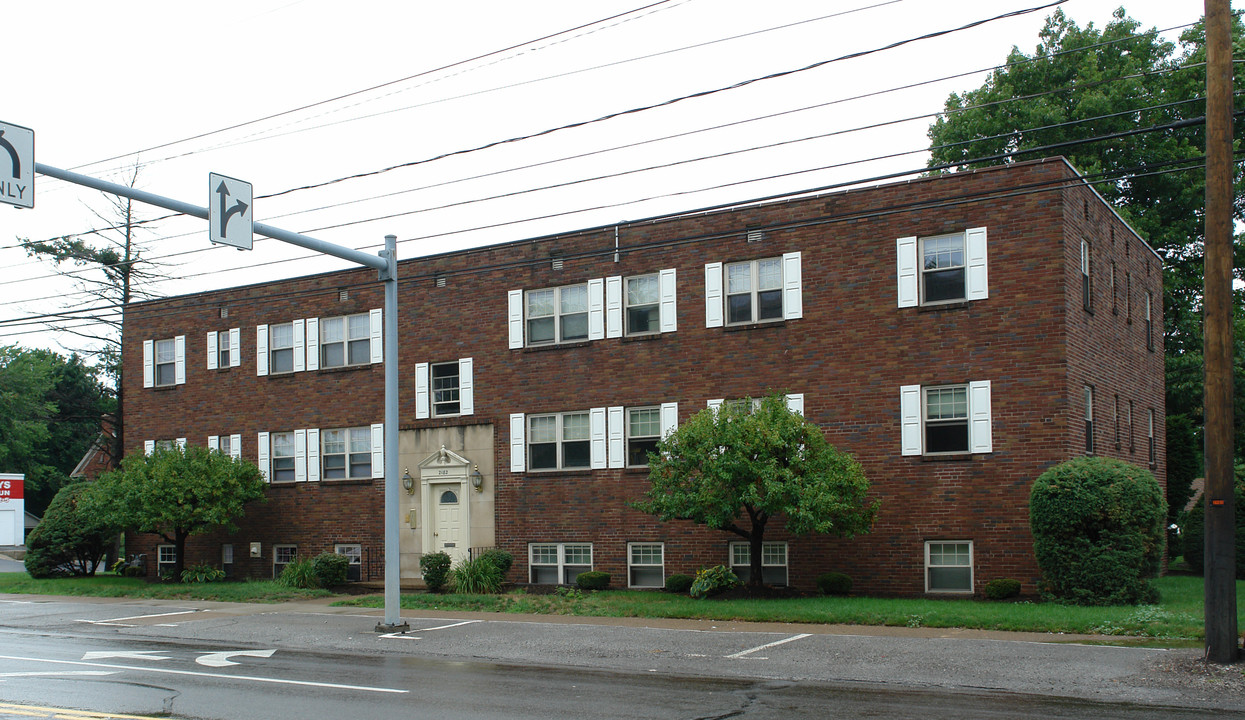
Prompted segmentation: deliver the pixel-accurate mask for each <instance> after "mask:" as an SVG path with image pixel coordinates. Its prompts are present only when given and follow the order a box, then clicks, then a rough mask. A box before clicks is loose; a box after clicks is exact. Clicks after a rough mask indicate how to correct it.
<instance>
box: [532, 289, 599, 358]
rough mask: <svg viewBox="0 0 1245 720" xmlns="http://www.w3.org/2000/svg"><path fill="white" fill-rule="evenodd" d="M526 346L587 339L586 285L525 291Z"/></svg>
mask: <svg viewBox="0 0 1245 720" xmlns="http://www.w3.org/2000/svg"><path fill="white" fill-rule="evenodd" d="M525 308H526V314H525V317H526V324H527V344H528V345H551V344H554V343H564V342H575V341H578V340H587V339H588V286H587V285H586V284H581V285H568V286H566V287H559V288H546V289H544V290H529V291H528V292H527V296H526V299H525Z"/></svg>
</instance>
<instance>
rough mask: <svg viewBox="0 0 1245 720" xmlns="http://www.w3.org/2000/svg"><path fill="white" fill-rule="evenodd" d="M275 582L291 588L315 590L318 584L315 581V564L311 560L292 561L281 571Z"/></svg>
mask: <svg viewBox="0 0 1245 720" xmlns="http://www.w3.org/2000/svg"><path fill="white" fill-rule="evenodd" d="M277 582H279V583H281V584H282V585H285V586H286V587H292V588H303V589H308V588H317V587H320V583H319V582H318V581H317V580H316V564H315V561H314V560H312V559H311V558H307V559H306V560H294V561H293V562H291V563H290V564H289V565H286V566H285V568H284V569H283V570H281V575H280V576H278V577H277Z"/></svg>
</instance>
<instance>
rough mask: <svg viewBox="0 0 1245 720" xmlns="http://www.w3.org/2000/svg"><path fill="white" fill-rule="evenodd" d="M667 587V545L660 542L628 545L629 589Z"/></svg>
mask: <svg viewBox="0 0 1245 720" xmlns="http://www.w3.org/2000/svg"><path fill="white" fill-rule="evenodd" d="M665 586H666V559H665V545H664V544H663V543H659V542H633V543H627V587H633V588H664V587H665Z"/></svg>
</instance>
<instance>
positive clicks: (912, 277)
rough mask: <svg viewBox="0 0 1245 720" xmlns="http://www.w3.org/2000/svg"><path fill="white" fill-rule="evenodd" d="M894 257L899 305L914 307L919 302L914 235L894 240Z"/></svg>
mask: <svg viewBox="0 0 1245 720" xmlns="http://www.w3.org/2000/svg"><path fill="white" fill-rule="evenodd" d="M895 258H896V270H897V272H898V274H899V307H901V308H902V307H915V306H916V305H918V304H919V298H918V296H917V285H918V283H917V261H916V236H915V235H914V236H912V237H901V238H899V239H897V240H896V241H895Z"/></svg>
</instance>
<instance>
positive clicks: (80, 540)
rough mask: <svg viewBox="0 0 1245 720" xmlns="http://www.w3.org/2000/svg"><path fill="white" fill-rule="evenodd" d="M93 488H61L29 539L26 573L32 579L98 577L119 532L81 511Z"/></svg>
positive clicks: (80, 486) (86, 486) (87, 486)
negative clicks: (66, 576)
mask: <svg viewBox="0 0 1245 720" xmlns="http://www.w3.org/2000/svg"><path fill="white" fill-rule="evenodd" d="M89 487H90V484H89V483H75V484H73V485H67V486H65V487H63V488H61V489H60V491H59V492H57V493H56V497H54V498H52V502H51V504H49V505H48V509H47V510H46V511H45V512H44V513H43V519H42V520H40V521H39V524H38V525H36V526H35V529H34V530H31V531H30V535H28V536H27V537H26V558H25V563H26V572H28V573H30V576H31V577H35V578H46V577H55V576H57V575H94V574H95V568H96V567H98V566H99V564H100V563H101V562H102V561H103V560H104V557H105V556H106V555H107V554H108V551H109V550H110V549H111V548H112V540H113V538H114V537H115V536H116V534H117V531H116V529H115V528H112V527H109V526H108V525H107V524H106V523H105V522H103V521H102V520H100V519H99V518H97V517H95V516H93V515H92V514H91V513H90V512H88V511H86V510H82V509H79V505H80V502H79V501H80V497H81V496H82V494H83V492H85V491H86V490H87V489H88V488H89ZM18 521H19V522H20V521H21V518H18Z"/></svg>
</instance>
